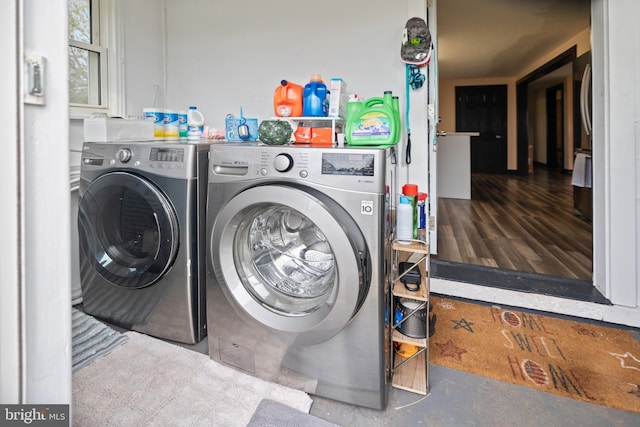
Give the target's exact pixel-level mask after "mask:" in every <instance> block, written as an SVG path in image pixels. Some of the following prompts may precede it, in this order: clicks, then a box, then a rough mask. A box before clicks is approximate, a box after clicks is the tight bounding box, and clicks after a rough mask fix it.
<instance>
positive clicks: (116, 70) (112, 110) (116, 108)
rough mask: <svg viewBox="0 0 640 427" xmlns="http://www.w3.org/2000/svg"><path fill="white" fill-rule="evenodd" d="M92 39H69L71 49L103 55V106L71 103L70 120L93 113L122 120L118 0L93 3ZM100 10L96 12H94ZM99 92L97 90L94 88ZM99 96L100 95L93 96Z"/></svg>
mask: <svg viewBox="0 0 640 427" xmlns="http://www.w3.org/2000/svg"><path fill="white" fill-rule="evenodd" d="M91 2H92V16H91V19H92V20H93V22H92V25H91V28H92V32H93V34H92V40H94V43H92V44H89V43H83V42H79V41H75V40H71V39H69V46H70V47H77V48H80V49H84V50H88V51H90V52H96V53H98V55H99V56H100V70H99V73H100V89H99V90H100V91H101V99H102V104H101V105H87V104H71V103H70V104H69V116H70V118H72V119H74V118H85V117H90V116H91V115H92V114H96V113H98V114H106V115H108V116H110V117H121V116H122V115H123V114H124V110H125V107H124V91H123V82H124V71H123V70H124V68H123V66H122V64H123V61H122V59H121V58H122V54H123V52H124V49H123V43H124V38H123V36H122V35H123V30H122V25H121V22H122V20H121V19H120V13H119V6H118V1H116V0H91ZM95 11H97V13H95ZM94 89H96V87H94ZM94 96H97V93H95V94H94Z"/></svg>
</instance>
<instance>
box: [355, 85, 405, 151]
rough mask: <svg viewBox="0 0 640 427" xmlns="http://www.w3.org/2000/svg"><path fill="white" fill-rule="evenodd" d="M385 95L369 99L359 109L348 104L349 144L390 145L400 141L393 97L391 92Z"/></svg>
mask: <svg viewBox="0 0 640 427" xmlns="http://www.w3.org/2000/svg"><path fill="white" fill-rule="evenodd" d="M385 96H386V99H385V98H384V97H383V98H375V97H374V98H369V99H367V100H366V101H365V102H364V103H363V104H362V105H361V106H360V108H359V109H358V110H357V111H356V107H355V106H354V107H351V109H350V107H349V105H347V121H346V125H345V139H346V140H347V143H348V144H349V145H378V146H390V145H394V144H396V143H397V142H398V132H399V129H398V127H399V126H398V124H397V119H396V116H397V115H396V110H395V109H394V108H393V97H392V96H391V93H390V92H389V94H388V95H385ZM350 104H351V103H350Z"/></svg>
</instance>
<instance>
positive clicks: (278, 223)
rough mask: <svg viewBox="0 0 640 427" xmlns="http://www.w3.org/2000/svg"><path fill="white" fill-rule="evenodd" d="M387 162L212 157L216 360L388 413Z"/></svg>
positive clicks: (342, 155) (370, 157) (273, 154)
mask: <svg viewBox="0 0 640 427" xmlns="http://www.w3.org/2000/svg"><path fill="white" fill-rule="evenodd" d="M394 155H395V153H394V148H386V149H385V148H311V147H309V148H307V147H297V146H263V145H247V144H235V145H212V146H211V155H210V159H211V160H210V165H209V191H208V202H207V239H208V242H207V264H208V270H207V323H208V326H209V331H208V343H209V354H210V356H211V358H212V359H214V360H216V361H221V362H223V363H225V364H228V365H232V366H234V367H236V368H239V369H241V370H244V371H246V372H249V373H251V374H253V375H255V376H257V377H260V378H263V379H266V380H269V381H274V382H278V383H280V384H284V385H287V386H290V387H293V388H297V389H301V390H304V391H306V392H309V393H312V394H316V395H319V396H324V397H328V398H331V399H334V400H339V401H343V402H348V403H352V404H356V405H361V406H366V407H371V408H384V407H385V405H386V402H387V396H388V385H389V381H388V380H389V339H388V328H387V324H386V322H387V319H386V314H385V308H386V307H388V304H387V298H388V292H386V289H387V288H388V283H387V271H388V269H389V268H388V256H386V255H387V254H386V250H385V241H387V238H388V236H387V235H386V234H385V233H388V230H389V227H388V224H386V221H388V212H389V207H388V200H389V199H391V200H393V199H392V198H391V197H392V196H390V195H389V194H388V193H387V189H389V188H394V185H395V184H394V183H392V182H390V181H391V177H392V176H393V175H394V171H395V169H394V168H395V166H394V164H395V162H394V161H393V158H394ZM388 176H389V178H388Z"/></svg>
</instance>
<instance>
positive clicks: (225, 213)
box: [209, 185, 370, 340]
mask: <svg viewBox="0 0 640 427" xmlns="http://www.w3.org/2000/svg"><path fill="white" fill-rule="evenodd" d="M359 233H360V231H359V229H358V227H357V225H355V223H353V222H351V223H349V222H348V220H347V219H346V215H345V214H344V210H343V209H342V208H341V207H340V206H338V205H337V204H335V202H331V201H330V200H329V199H328V198H327V197H326V196H324V195H322V194H318V193H311V192H310V191H306V190H303V189H298V188H292V187H287V186H283V185H265V186H260V187H252V188H249V189H247V190H245V191H243V192H241V193H239V194H237V195H236V196H234V197H233V198H232V199H231V200H229V201H228V202H227V203H226V204H225V205H224V207H223V208H222V209H221V210H220V211H219V212H218V213H217V215H216V221H215V223H214V225H213V229H212V231H211V235H210V236H209V238H210V241H209V244H210V252H209V253H210V254H211V256H212V260H211V261H212V263H213V267H214V271H215V274H216V279H217V282H218V283H219V284H220V286H222V289H223V290H224V291H225V293H226V294H227V298H228V299H229V300H230V301H231V302H232V303H233V304H234V305H235V306H236V307H237V308H238V309H239V310H242V311H244V312H245V313H246V314H247V315H248V316H250V317H252V318H253V319H255V320H257V321H258V322H260V323H262V324H264V325H267V326H269V327H270V328H273V329H277V330H281V331H287V332H309V331H314V333H315V334H317V337H316V338H317V339H318V340H322V339H327V338H328V337H330V336H332V335H333V334H336V333H338V332H339V331H340V330H341V329H342V328H344V326H345V325H346V324H347V323H348V322H349V321H350V320H351V318H352V317H353V316H354V314H355V313H356V312H357V310H358V308H359V306H360V304H361V302H362V301H363V298H364V296H366V294H367V291H368V289H369V288H368V287H369V273H368V270H369V268H370V267H369V264H370V262H369V253H368V249H367V248H366V244H365V243H364V239H363V238H362V235H361V234H359ZM308 336H309V335H307V337H308Z"/></svg>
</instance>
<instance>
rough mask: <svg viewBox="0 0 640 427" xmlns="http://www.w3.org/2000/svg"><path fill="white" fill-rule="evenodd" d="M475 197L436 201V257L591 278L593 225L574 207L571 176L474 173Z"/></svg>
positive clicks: (538, 170) (543, 171)
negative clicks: (578, 213)
mask: <svg viewBox="0 0 640 427" xmlns="http://www.w3.org/2000/svg"><path fill="white" fill-rule="evenodd" d="M471 182H472V185H471V200H462V199H444V198H441V199H440V200H439V202H438V223H439V224H438V255H437V256H434V258H435V259H437V260H440V261H451V262H455V263H463V264H472V265H479V266H485V267H495V268H499V269H506V270H516V271H521V272H527V273H536V274H544V275H551V276H556V277H563V278H569V279H577V280H585V281H591V280H592V254H593V248H592V224H591V221H590V220H587V219H585V218H584V217H582V216H579V215H576V214H575V212H574V208H573V187H572V186H571V174H569V173H565V172H560V171H553V170H549V169H546V168H544V167H536V169H535V172H534V173H533V174H529V175H527V176H519V175H511V174H507V175H504V174H480V173H476V174H473V175H472V181H471Z"/></svg>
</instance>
